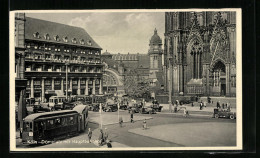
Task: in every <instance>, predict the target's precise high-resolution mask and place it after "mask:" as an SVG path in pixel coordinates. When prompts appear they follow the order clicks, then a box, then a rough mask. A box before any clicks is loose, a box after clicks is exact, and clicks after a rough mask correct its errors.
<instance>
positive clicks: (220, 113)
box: [213, 108, 236, 119]
mask: <svg viewBox="0 0 260 158" xmlns="http://www.w3.org/2000/svg"><path fill="white" fill-rule="evenodd" d="M213 117H214V118H220V117H223V118H229V119H236V113H235V112H231V111H230V110H228V109H217V108H215V109H214V113H213Z"/></svg>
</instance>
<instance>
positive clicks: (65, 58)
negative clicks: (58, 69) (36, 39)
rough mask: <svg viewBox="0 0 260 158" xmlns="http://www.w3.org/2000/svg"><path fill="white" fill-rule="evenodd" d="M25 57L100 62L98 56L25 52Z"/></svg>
mask: <svg viewBox="0 0 260 158" xmlns="http://www.w3.org/2000/svg"><path fill="white" fill-rule="evenodd" d="M26 59H37V60H57V61H70V60H73V61H81V62H89V63H101V61H100V59H99V58H94V59H93V58H86V57H80V56H72V57H70V56H61V55H53V56H52V55H50V54H45V55H42V54H38V53H36V54H30V53H28V54H26Z"/></svg>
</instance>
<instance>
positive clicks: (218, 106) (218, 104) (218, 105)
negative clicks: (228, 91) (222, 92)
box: [217, 101, 220, 109]
mask: <svg viewBox="0 0 260 158" xmlns="http://www.w3.org/2000/svg"><path fill="white" fill-rule="evenodd" d="M217 108H218V109H219V108H220V103H219V101H217Z"/></svg>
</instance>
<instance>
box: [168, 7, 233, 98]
mask: <svg viewBox="0 0 260 158" xmlns="http://www.w3.org/2000/svg"><path fill="white" fill-rule="evenodd" d="M164 57H165V58H164V64H163V72H164V76H165V77H164V84H165V85H166V86H165V89H164V90H165V91H166V92H169V91H171V92H173V95H176V96H178V95H195V94H198V95H205V96H207V95H213V96H236V13H235V12H167V13H165V41H164Z"/></svg>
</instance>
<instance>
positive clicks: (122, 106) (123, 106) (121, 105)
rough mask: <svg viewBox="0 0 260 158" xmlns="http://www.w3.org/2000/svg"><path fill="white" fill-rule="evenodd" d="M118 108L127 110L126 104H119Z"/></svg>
mask: <svg viewBox="0 0 260 158" xmlns="http://www.w3.org/2000/svg"><path fill="white" fill-rule="evenodd" d="M119 109H121V110H127V105H124V104H120V106H119Z"/></svg>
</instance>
